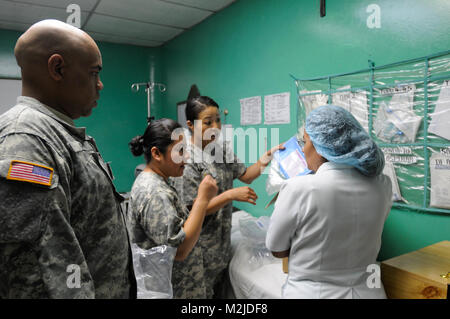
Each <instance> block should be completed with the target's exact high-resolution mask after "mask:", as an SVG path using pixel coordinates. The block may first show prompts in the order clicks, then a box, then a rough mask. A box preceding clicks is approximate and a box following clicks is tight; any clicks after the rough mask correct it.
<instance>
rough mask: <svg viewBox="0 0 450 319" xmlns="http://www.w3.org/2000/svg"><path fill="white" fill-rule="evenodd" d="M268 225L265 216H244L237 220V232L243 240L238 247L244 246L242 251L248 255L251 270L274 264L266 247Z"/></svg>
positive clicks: (268, 219) (267, 219)
mask: <svg viewBox="0 0 450 319" xmlns="http://www.w3.org/2000/svg"><path fill="white" fill-rule="evenodd" d="M269 223H270V218H269V217H267V216H261V217H259V218H256V217H253V216H246V217H242V218H240V219H239V230H240V231H241V234H242V237H243V239H244V240H243V241H242V242H241V244H240V245H244V249H245V250H246V251H247V253H248V259H247V262H248V264H249V266H250V268H251V269H252V270H256V269H258V268H260V267H262V266H264V265H267V264H271V263H274V262H276V259H275V258H274V257H273V256H272V253H271V252H270V250H269V249H267V247H266V235H267V230H268V229H269Z"/></svg>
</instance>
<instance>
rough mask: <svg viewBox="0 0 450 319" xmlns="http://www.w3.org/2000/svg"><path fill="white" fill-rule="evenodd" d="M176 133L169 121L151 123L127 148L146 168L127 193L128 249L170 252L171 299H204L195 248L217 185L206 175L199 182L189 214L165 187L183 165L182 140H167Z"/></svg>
mask: <svg viewBox="0 0 450 319" xmlns="http://www.w3.org/2000/svg"><path fill="white" fill-rule="evenodd" d="M179 128H181V125H180V124H178V123H177V122H175V121H173V120H171V119H160V120H156V121H153V122H151V123H150V124H149V125H148V126H147V129H146V130H145V132H144V134H143V135H141V136H136V137H135V138H133V139H132V141H131V142H130V144H129V145H130V149H131V152H132V153H133V155H134V156H140V155H142V154H143V155H144V156H145V159H146V162H147V165H146V167H145V169H144V170H143V171H142V173H140V174H139V175H138V177H137V178H136V180H135V182H134V184H133V188H132V190H131V197H130V213H129V215H128V223H129V228H130V236H131V241H132V243H136V244H137V245H138V246H139V247H140V248H142V249H150V248H153V247H156V246H160V245H169V246H172V247H176V248H177V251H176V255H175V261H174V264H173V270H172V286H173V295H174V298H183V299H185V298H206V285H205V282H204V270H203V255H202V250H201V248H200V246H198V245H196V243H197V240H198V238H199V236H200V231H201V228H202V224H203V220H204V218H205V213H206V209H207V207H208V204H209V201H210V200H211V199H212V198H213V197H214V196H215V195H216V194H217V185H216V181H215V180H214V179H213V178H212V177H211V176H210V175H207V176H206V177H205V178H203V180H202V182H201V183H200V185H199V189H198V196H197V199H196V200H195V202H194V205H193V206H192V209H191V211H190V212H189V211H188V209H187V208H186V206H185V205H184V204H183V202H182V201H181V200H180V198H179V197H178V195H177V192H176V190H175V189H174V188H173V187H172V186H170V185H169V184H168V178H169V177H177V176H182V175H183V170H184V161H185V160H186V157H185V155H184V154H183V147H178V146H180V145H179V143H183V136H182V135H180V136H177V137H178V139H177V140H172V136H173V134H172V133H173V131H174V130H176V129H179ZM177 149H180V151H179V152H178V151H177ZM174 157H178V160H177V159H176V158H174ZM180 159H181V160H180Z"/></svg>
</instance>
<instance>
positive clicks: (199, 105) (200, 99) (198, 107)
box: [186, 96, 219, 122]
mask: <svg viewBox="0 0 450 319" xmlns="http://www.w3.org/2000/svg"><path fill="white" fill-rule="evenodd" d="M208 106H215V107H217V108H219V104H217V103H216V101H214V100H213V99H212V98H210V97H208V96H196V97H194V98H192V99H190V100H188V101H187V103H186V120H188V121H191V122H194V121H195V120H197V119H198V115H199V114H200V113H201V112H202V111H203V110H204V109H206V108H207V107H208Z"/></svg>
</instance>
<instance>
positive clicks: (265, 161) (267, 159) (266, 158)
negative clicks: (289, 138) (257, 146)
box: [259, 143, 285, 168]
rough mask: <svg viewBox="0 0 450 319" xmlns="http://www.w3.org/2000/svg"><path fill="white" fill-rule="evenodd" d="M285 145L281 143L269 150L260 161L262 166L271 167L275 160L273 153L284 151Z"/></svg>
mask: <svg viewBox="0 0 450 319" xmlns="http://www.w3.org/2000/svg"><path fill="white" fill-rule="evenodd" d="M283 144H284V143H281V144H279V145H277V146H274V147H272V148H271V149H270V150H268V151H267V152H266V153H264V154H263V155H262V156H261V158H260V159H259V162H260V163H261V166H262V167H263V168H264V167H266V166H267V165H269V163H270V161H271V160H272V158H273V153H275V152H276V151H278V150H284V149H285V147H284V146H283Z"/></svg>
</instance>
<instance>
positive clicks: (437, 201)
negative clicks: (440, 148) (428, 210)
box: [430, 153, 450, 208]
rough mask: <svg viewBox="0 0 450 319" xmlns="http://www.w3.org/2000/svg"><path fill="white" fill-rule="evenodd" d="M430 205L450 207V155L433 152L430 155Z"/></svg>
mask: <svg viewBox="0 0 450 319" xmlns="http://www.w3.org/2000/svg"><path fill="white" fill-rule="evenodd" d="M430 173H431V197H430V206H432V207H439V208H450V156H446V155H444V154H440V153H433V154H432V155H431V157H430Z"/></svg>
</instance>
